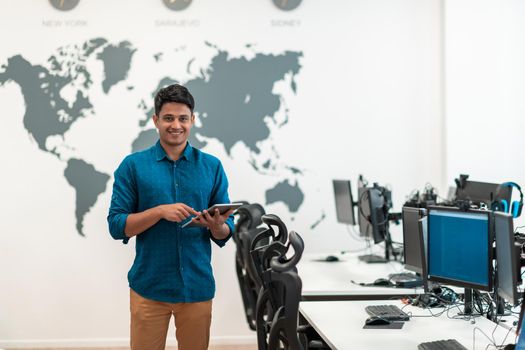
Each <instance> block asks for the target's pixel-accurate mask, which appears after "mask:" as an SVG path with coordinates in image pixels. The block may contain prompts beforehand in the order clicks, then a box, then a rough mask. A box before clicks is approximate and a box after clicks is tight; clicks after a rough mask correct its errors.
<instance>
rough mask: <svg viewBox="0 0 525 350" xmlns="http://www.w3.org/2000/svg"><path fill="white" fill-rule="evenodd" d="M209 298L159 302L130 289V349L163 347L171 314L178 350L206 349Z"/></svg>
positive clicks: (209, 310)
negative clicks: (196, 300)
mask: <svg viewBox="0 0 525 350" xmlns="http://www.w3.org/2000/svg"><path fill="white" fill-rule="evenodd" d="M211 307H212V301H211V300H208V301H203V302H198V303H163V302H160V301H154V300H150V299H146V298H144V297H142V296H140V295H139V294H137V293H136V292H135V291H133V290H132V289H130V311H131V350H164V349H165V348H166V336H167V334H168V328H169V323H170V319H171V316H172V315H173V316H175V336H176V337H177V343H178V350H206V349H208V344H209V342H210V326H211Z"/></svg>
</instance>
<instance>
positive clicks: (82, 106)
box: [0, 38, 304, 235]
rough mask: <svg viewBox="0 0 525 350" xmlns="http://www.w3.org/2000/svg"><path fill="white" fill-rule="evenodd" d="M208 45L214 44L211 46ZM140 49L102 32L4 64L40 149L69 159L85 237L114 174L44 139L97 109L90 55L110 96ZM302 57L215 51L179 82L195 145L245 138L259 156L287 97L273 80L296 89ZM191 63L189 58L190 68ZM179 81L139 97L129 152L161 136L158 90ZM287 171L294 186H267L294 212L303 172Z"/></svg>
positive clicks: (0, 70)
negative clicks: (193, 123)
mask: <svg viewBox="0 0 525 350" xmlns="http://www.w3.org/2000/svg"><path fill="white" fill-rule="evenodd" d="M206 45H208V46H209V47H212V48H215V47H214V46H212V45H211V44H208V43H206ZM136 52H137V49H135V48H134V47H133V46H132V44H131V43H130V42H128V41H122V42H120V43H117V44H111V43H109V42H108V41H107V40H106V39H104V38H95V39H92V40H88V41H86V42H84V43H82V44H80V45H68V46H64V47H61V48H59V49H58V50H57V51H56V53H55V54H53V55H51V56H50V57H49V59H48V60H47V63H46V65H47V66H46V65H33V64H32V63H30V62H29V61H28V60H26V59H25V58H24V57H23V56H22V55H15V56H12V57H9V58H8V59H7V64H4V65H2V66H0V86H2V85H4V84H5V83H7V82H14V83H16V84H18V85H19V86H20V89H21V92H22V95H23V97H24V102H25V107H26V109H25V113H24V116H23V125H24V128H25V129H26V130H27V132H28V134H29V135H30V136H31V137H32V138H34V140H35V142H36V144H37V145H38V148H39V149H40V150H42V151H44V152H46V153H50V154H52V155H54V156H56V157H57V158H58V159H60V160H61V161H65V162H67V167H66V169H65V170H64V177H65V178H66V180H67V182H68V184H69V185H70V186H72V187H73V188H74V189H75V193H76V203H75V204H76V207H75V217H76V230H77V232H78V233H79V234H80V235H84V224H83V222H84V218H85V215H86V214H87V213H88V212H89V211H90V210H91V208H92V207H93V206H94V205H95V203H96V202H97V199H98V197H99V195H100V194H101V193H104V192H105V191H106V190H107V183H108V181H109V179H110V175H109V174H105V173H103V172H100V171H97V170H96V168H95V166H94V165H92V164H89V163H88V162H86V161H85V160H83V159H78V158H70V159H63V158H64V156H63V155H62V154H60V151H58V150H57V149H56V147H51V146H47V141H48V139H49V138H50V137H52V136H59V137H62V138H63V136H64V134H65V133H66V132H67V131H68V130H69V129H70V128H71V126H72V125H73V124H74V123H75V122H76V121H78V120H79V119H81V118H88V117H89V116H90V115H93V114H94V113H96V106H94V104H93V103H92V101H91V100H90V96H89V94H88V89H89V88H90V87H91V86H92V84H93V81H92V77H91V74H90V72H89V70H88V69H87V67H86V61H87V60H88V58H90V57H92V55H94V54H95V55H94V56H93V57H94V58H95V59H96V60H100V61H101V62H102V64H103V71H104V77H103V78H104V79H103V80H102V83H101V86H100V88H101V89H102V91H103V92H104V93H105V94H110V93H111V89H112V87H114V86H116V85H117V84H119V83H121V82H124V81H125V80H126V79H127V76H128V73H129V71H130V69H131V68H132V67H133V66H132V59H133V56H134V54H135V53H136ZM156 55H158V53H157V54H156ZM301 57H302V53H301V52H291V51H287V52H284V53H282V54H279V55H273V54H262V53H257V54H256V55H255V56H254V57H253V58H252V59H247V58H244V57H240V58H230V57H229V55H228V52H226V51H224V50H220V49H217V53H216V55H215V56H214V57H213V58H212V60H211V63H210V64H209V66H208V67H207V68H206V69H205V70H201V72H200V73H201V75H200V76H197V77H195V78H193V79H190V80H188V81H186V82H182V83H183V84H184V85H186V86H187V87H188V89H189V90H190V91H191V92H192V94H193V95H194V96H195V100H196V101H197V105H196V108H195V111H196V112H197V113H198V114H199V116H200V122H201V123H200V126H199V127H194V129H193V131H192V135H191V137H190V143H191V144H192V145H193V146H195V147H197V148H202V147H205V146H206V145H207V141H206V140H209V139H215V140H218V141H219V142H220V143H221V144H222V145H223V146H224V148H225V150H226V152H227V153H228V154H229V155H231V150H232V148H233V146H234V145H236V144H237V143H239V142H241V143H243V144H244V145H245V146H246V147H247V148H248V149H249V150H250V151H251V152H252V153H253V155H254V159H256V157H257V156H258V155H259V154H260V148H259V145H260V144H261V143H262V142H268V138H269V136H270V129H269V127H268V125H267V123H266V122H265V119H266V118H271V119H273V120H274V121H275V120H276V119H275V118H276V114H277V113H278V111H280V110H281V109H282V108H281V107H282V102H283V99H282V97H281V96H280V95H277V94H275V93H273V92H272V89H273V86H274V84H275V83H276V82H279V81H282V80H284V79H285V78H287V77H290V78H289V80H288V81H290V88H291V90H292V91H293V92H294V93H295V92H296V89H297V86H296V83H295V77H296V75H297V74H298V73H299V71H300V69H301V65H300V62H299V61H300V58H301ZM156 61H157V62H158V61H159V60H158V59H156ZM192 61H193V60H192ZM190 64H191V61H190V62H189V63H188V66H189V65H190ZM175 82H178V81H177V80H176V79H175V78H173V77H164V78H162V79H160V80H159V83H158V85H157V89H155V91H152V92H151V96H150V97H149V98H148V99H146V100H147V103H146V102H144V101H141V103H140V104H139V105H138V111H139V113H144V115H145V118H143V119H141V120H140V121H139V126H140V127H141V131H140V133H139V134H138V135H137V137H136V139H135V140H134V141H133V142H132V144H131V151H132V152H136V151H139V150H142V149H145V148H147V147H150V146H151V145H153V144H154V143H155V142H156V141H157V139H158V134H157V132H156V130H155V129H152V128H151V124H148V122H149V120H150V117H151V115H152V114H153V113H154V111H153V108H152V106H151V105H152V101H153V96H154V95H155V93H156V91H157V90H158V88H161V87H164V86H166V85H168V84H171V83H175ZM66 86H67V87H68V88H73V89H74V90H75V91H76V93H75V99H74V101H67V100H65V99H64V98H62V97H61V95H60V91H61V90H62V89H63V88H64V87H66ZM127 88H128V89H131V88H132V87H130V86H128V87H127ZM125 102H126V103H127V101H125ZM148 106H149V107H148ZM282 125H284V123H283V124H282ZM282 125H281V126H282ZM276 158H278V155H276ZM252 162H253V164H252V165H253V167H254V169H256V170H257V171H260V172H261V174H263V172H262V170H264V171H268V170H269V169H271V168H272V166H273V167H275V166H274V164H273V163H274V159H266V160H264V161H261V166H260V167H257V166H256V164H255V161H253V160H252ZM287 169H288V170H290V175H293V176H294V178H295V180H294V181H292V182H293V185H291V183H290V181H291V179H290V180H288V179H287V180H284V181H281V182H279V183H278V184H276V185H275V186H274V187H273V188H271V189H268V190H266V191H265V196H266V203H267V204H271V203H275V202H278V201H281V202H283V203H285V204H286V206H287V207H288V209H289V210H290V212H297V211H298V210H299V208H300V206H301V204H302V203H303V201H304V194H303V192H302V191H301V189H300V187H299V185H298V182H297V175H303V174H302V172H301V171H300V170H299V169H297V168H294V167H287Z"/></svg>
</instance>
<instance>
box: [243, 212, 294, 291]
mask: <svg viewBox="0 0 525 350" xmlns="http://www.w3.org/2000/svg"><path fill="white" fill-rule="evenodd" d="M261 219H262V222H263V223H264V224H265V225H267V226H268V228H267V229H264V230H262V231H261V232H260V233H259V234H258V235H257V236H256V237H255V238H254V239H253V241H252V244H251V247H250V256H251V259H250V261H247V262H246V268H247V272H248V274H249V276H250V277H251V278H252V279H253V280H254V283H255V284H256V285H257V287H258V288H261V287H262V280H261V278H262V273H263V271H264V270H266V269H268V268H269V261H270V258H271V257H273V256H280V255H282V254H284V253H285V252H286V250H287V247H286V245H285V243H286V241H287V240H288V229H287V228H286V225H285V224H284V222H283V221H282V220H281V219H280V218H279V217H278V216H277V215H274V214H267V215H263V216H262V218H261ZM273 227H277V232H275V230H274V229H273ZM268 248H270V249H268Z"/></svg>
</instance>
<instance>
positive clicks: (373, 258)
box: [357, 254, 388, 264]
mask: <svg viewBox="0 0 525 350" xmlns="http://www.w3.org/2000/svg"><path fill="white" fill-rule="evenodd" d="M357 258H358V259H359V260H361V261H364V262H366V263H367V264H384V263H387V262H388V260H386V259H385V258H384V257H383V256H379V255H374V254H366V255H360V256H358V257H357Z"/></svg>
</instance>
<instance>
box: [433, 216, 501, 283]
mask: <svg viewBox="0 0 525 350" xmlns="http://www.w3.org/2000/svg"><path fill="white" fill-rule="evenodd" d="M490 213H491V211H488V210H468V211H460V210H459V209H457V208H451V207H438V206H431V207H429V208H428V219H427V220H428V226H427V235H428V241H427V253H428V258H427V264H428V265H427V267H428V279H429V280H430V281H435V282H441V283H445V284H451V285H455V286H459V287H465V288H474V289H478V290H485V291H490V290H492V240H491V234H490Z"/></svg>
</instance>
